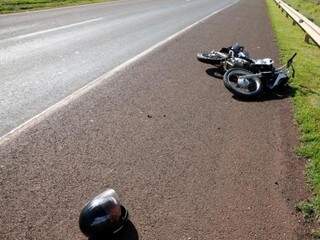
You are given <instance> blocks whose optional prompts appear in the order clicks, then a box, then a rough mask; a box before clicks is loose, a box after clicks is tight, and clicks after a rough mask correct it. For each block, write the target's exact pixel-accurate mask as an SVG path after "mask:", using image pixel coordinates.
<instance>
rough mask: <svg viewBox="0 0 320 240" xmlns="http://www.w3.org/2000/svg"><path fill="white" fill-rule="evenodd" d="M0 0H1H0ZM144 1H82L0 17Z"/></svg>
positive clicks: (4, 14)
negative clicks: (77, 3) (81, 2)
mask: <svg viewBox="0 0 320 240" xmlns="http://www.w3.org/2000/svg"><path fill="white" fill-rule="evenodd" d="M0 1H1V0H0ZM144 1H152V0H135V1H134V2H133V1H132V0H111V1H108V2H98V3H84V4H80V5H71V6H63V7H54V8H49V9H40V10H30V11H22V12H16V13H3V14H0V18H1V17H10V16H16V15H23V14H34V13H41V12H50V11H52V12H53V11H56V10H58V11H59V10H65V9H70V8H75V9H76V8H82V7H88V6H97V5H98V6H99V5H106V6H117V5H123V4H131V3H137V2H144Z"/></svg>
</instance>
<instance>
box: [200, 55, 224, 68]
mask: <svg viewBox="0 0 320 240" xmlns="http://www.w3.org/2000/svg"><path fill="white" fill-rule="evenodd" d="M197 59H198V60H199V61H200V62H202V63H207V64H212V65H215V66H217V65H222V63H223V61H225V60H226V58H225V57H223V56H221V55H219V54H217V53H216V52H210V53H198V54H197Z"/></svg>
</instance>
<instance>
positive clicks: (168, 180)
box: [0, 0, 307, 240]
mask: <svg viewBox="0 0 320 240" xmlns="http://www.w3.org/2000/svg"><path fill="white" fill-rule="evenodd" d="M253 9H254V11H253ZM230 16H232V19H230ZM234 41H239V42H240V43H243V44H244V45H245V46H247V47H248V50H249V51H250V52H251V54H252V55H253V56H257V57H262V56H266V55H267V56H270V57H273V58H275V59H277V51H276V45H275V41H274V38H273V35H272V30H271V26H270V23H269V19H268V16H267V12H266V7H265V1H264V0H241V1H240V2H239V3H237V4H235V5H233V6H231V7H230V8H228V9H226V10H224V11H222V12H220V13H219V14H217V15H215V16H213V17H211V18H209V19H207V20H206V21H205V22H203V23H202V24H199V25H197V26H195V27H193V28H192V29H190V30H189V31H187V32H185V33H184V34H182V35H179V37H177V38H175V39H173V40H172V41H170V42H168V43H167V44H165V45H163V46H161V47H159V48H157V49H156V50H155V51H153V52H151V53H150V54H148V55H146V56H144V57H142V58H140V60H138V61H136V62H134V63H132V64H131V65H128V66H127V67H126V68H125V69H123V70H122V71H119V72H117V73H116V74H114V75H113V76H111V77H109V78H108V79H105V80H104V81H101V82H100V83H99V84H98V85H96V86H95V87H94V88H92V89H91V90H90V91H88V92H86V93H84V94H83V95H81V96H80V97H77V98H75V99H73V100H72V101H71V102H69V104H67V105H66V106H64V107H62V108H59V109H57V110H56V111H53V112H51V113H50V114H49V115H47V116H46V117H45V118H42V119H41V120H40V121H38V122H36V123H35V124H32V125H29V126H28V127H27V128H24V129H23V131H21V132H19V134H14V135H11V137H10V138H8V139H7V140H6V141H3V142H1V144H0V196H1V197H0V239H12V240H17V239H41V240H42V239H52V240H53V239H54V240H58V239H61V240H62V239H63V240H68V239H70V240H74V239H84V238H83V237H82V235H81V233H80V231H79V228H78V216H79V213H80V210H81V208H82V207H83V205H84V204H85V203H86V201H88V200H89V199H90V198H92V197H93V196H95V195H97V194H98V193H100V192H102V191H103V190H104V189H106V188H107V187H112V188H114V189H116V190H117V191H118V193H119V195H120V197H121V198H122V199H123V204H124V205H125V206H126V207H127V208H128V209H129V211H130V216H131V220H132V222H133V224H134V226H135V228H136V230H137V232H138V238H139V239H140V240H193V239H194V240H213V239H214V240H230V239H237V240H270V239H274V240H275V239H277V240H302V239H303V240H305V239H307V237H306V236H305V235H304V231H303V228H302V226H301V224H299V222H298V221H299V220H301V217H299V215H297V214H296V212H295V210H294V206H295V204H296V202H297V201H299V200H301V199H303V198H304V197H305V190H304V188H303V186H304V177H303V169H304V163H303V161H301V159H299V158H297V157H296V156H295V154H294V148H295V146H296V144H297V137H296V133H297V131H296V128H295V125H294V124H293V120H292V111H291V103H290V101H289V100H288V99H277V98H266V99H263V100H264V101H257V102H242V101H239V100H236V99H234V98H232V95H231V94H230V93H229V92H228V91H227V90H226V89H225V88H224V86H223V83H222V81H221V80H220V79H219V78H215V77H213V76H212V75H213V74H212V69H211V68H210V66H207V65H205V64H201V63H199V62H198V61H197V60H196V58H195V56H196V53H197V52H198V51H199V50H201V49H210V48H213V47H215V48H218V47H221V46H224V45H226V44H229V43H231V42H234ZM138 238H137V237H136V238H134V237H132V236H131V237H123V238H120V240H137V239H138Z"/></svg>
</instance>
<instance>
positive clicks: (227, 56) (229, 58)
mask: <svg viewBox="0 0 320 240" xmlns="http://www.w3.org/2000/svg"><path fill="white" fill-rule="evenodd" d="M197 59H198V60H199V61H200V62H202V63H207V64H211V65H213V66H215V67H217V68H219V69H222V70H224V71H227V70H228V69H230V68H235V67H240V68H248V67H249V66H250V64H251V63H252V62H253V60H252V59H250V57H249V53H248V52H247V51H246V50H245V48H244V47H243V46H240V45H239V44H238V43H236V44H234V45H232V46H230V47H226V48H221V50H220V51H214V50H213V51H211V52H203V53H198V54H197Z"/></svg>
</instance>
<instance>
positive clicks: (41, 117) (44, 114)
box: [0, 0, 240, 145]
mask: <svg viewBox="0 0 320 240" xmlns="http://www.w3.org/2000/svg"><path fill="white" fill-rule="evenodd" d="M239 1H240V0H237V1H236V2H234V3H231V4H228V5H227V6H225V7H223V8H221V9H219V10H217V11H215V12H213V13H211V14H209V15H208V16H206V17H204V18H202V19H200V20H198V21H197V22H195V23H193V24H191V25H189V26H188V27H186V28H184V29H182V30H180V31H179V32H176V33H175V34H173V35H171V36H170V37H168V38H166V39H165V40H163V41H161V42H158V43H157V44H155V45H153V46H152V47H150V48H148V49H147V50H145V51H143V52H141V53H140V54H138V55H136V56H135V57H133V58H131V59H129V60H128V61H126V62H124V63H122V64H120V65H119V66H117V67H115V68H114V69H112V70H111V71H109V72H107V73H105V74H103V75H102V76H100V77H99V78H97V79H95V80H93V81H91V82H89V83H88V84H86V85H85V86H83V87H82V88H80V89H78V90H77V91H75V92H73V93H72V94H70V95H69V96H67V97H65V98H64V99H62V100H60V101H59V102H57V103H56V104H54V105H52V106H50V107H49V108H47V109H46V110H44V111H43V112H41V113H39V114H37V115H35V116H34V117H32V118H31V119H29V120H28V121H26V122H24V123H23V124H21V125H19V126H18V127H16V128H14V129H13V130H11V131H10V132H9V133H7V134H5V135H3V136H2V137H0V145H1V144H3V143H5V142H7V141H9V140H10V139H12V138H14V137H15V136H17V135H19V134H20V133H21V132H23V131H25V130H27V129H28V128H30V127H31V126H34V125H35V124H37V123H39V122H41V121H42V120H44V119H45V118H46V117H48V116H50V115H51V114H52V113H54V112H55V111H57V110H58V109H60V108H62V107H64V106H66V105H68V104H69V103H70V102H72V101H73V100H75V99H77V98H79V97H80V96H82V95H84V94H85V93H87V92H88V91H90V90H91V89H92V88H95V87H97V86H98V85H99V84H101V83H102V82H105V81H107V80H108V78H110V77H111V76H113V75H115V74H116V73H118V72H120V71H122V70H124V69H125V68H126V67H128V66H130V65H132V64H134V63H135V62H136V61H138V60H139V59H140V58H143V57H145V56H147V55H149V54H150V53H151V52H152V51H154V50H155V49H157V48H159V47H161V46H163V45H164V44H167V43H168V42H170V41H172V40H173V39H175V38H177V37H178V36H179V35H181V34H183V33H185V32H187V31H189V30H190V29H191V28H193V27H195V26H196V25H198V24H200V23H203V22H204V21H206V20H208V19H209V18H210V17H212V16H214V15H216V14H217V13H219V12H222V11H223V10H225V9H227V8H229V7H231V6H232V5H234V4H236V3H238V2H239Z"/></svg>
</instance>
